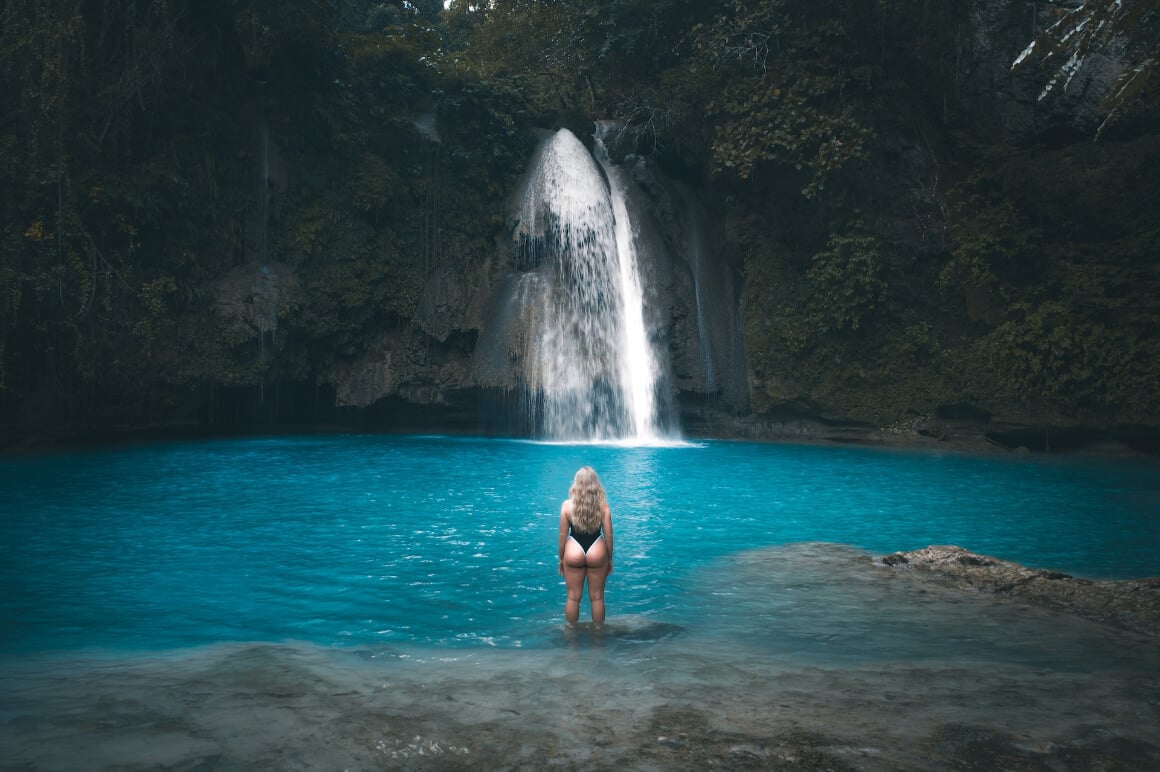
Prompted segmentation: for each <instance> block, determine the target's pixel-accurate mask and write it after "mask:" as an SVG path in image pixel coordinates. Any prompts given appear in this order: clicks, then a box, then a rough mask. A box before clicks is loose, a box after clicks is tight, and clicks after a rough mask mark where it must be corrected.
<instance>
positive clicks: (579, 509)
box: [568, 466, 608, 533]
mask: <svg viewBox="0 0 1160 772" xmlns="http://www.w3.org/2000/svg"><path fill="white" fill-rule="evenodd" d="M568 495H569V496H570V497H571V499H572V525H574V526H576V530H577V531H579V532H580V533H592V532H593V531H596V530H598V529H599V528H600V525H601V523H603V522H604V507H605V506H606V505H607V504H608V498H607V497H606V496H605V495H604V486H603V485H601V484H600V478H599V477H597V476H596V470H595V469H593V468H592V467H590V466H582V467H580V469H579V470H578V471H577V472H576V476H575V477H573V478H572V487H571V488H569V489H568Z"/></svg>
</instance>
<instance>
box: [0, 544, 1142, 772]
mask: <svg viewBox="0 0 1160 772" xmlns="http://www.w3.org/2000/svg"><path fill="white" fill-rule="evenodd" d="M773 566H776V567H777V568H776V570H771V567H773ZM688 600H689V602H690V604H693V605H694V607H695V608H697V609H702V610H703V613H704V615H705V617H706V618H707V619H710V620H711V624H706V625H705V626H704V628H688V627H684V626H681V625H676V624H670V623H666V622H664V621H663V620H659V619H653V618H649V617H633V616H629V617H621V618H617V617H615V616H613V617H610V623H609V625H608V627H607V629H606V630H604V631H603V632H598V631H596V630H593V629H592V628H591V627H590V626H587V625H581V626H579V627H577V628H575V629H572V630H568V629H566V628H563V627H557V628H554V632H551V633H550V634H549V635H547V636H546V641H547V645H546V646H544V647H541V648H536V649H512V648H509V649H498V648H497V649H492V648H470V649H447V648H430V647H427V648H424V647H419V646H398V647H382V648H374V647H357V648H354V647H352V648H327V647H321V646H317V645H313V644H307V643H299V642H283V643H230V644H218V645H211V646H205V647H199V648H194V649H186V650H176V651H167V652H146V653H139V654H125V653H111V652H109V653H104V654H94V653H91V652H90V653H87V654H72V655H58V656H51V657H49V656H23V657H18V658H10V659H7V660H5V661H4V662H2V663H0V694H2V695H3V697H2V699H0V748H2V749H3V750H0V767H3V768H5V769H44V770H71V769H86V770H91V769H156V768H171V769H235V768H246V769H382V768H392V769H467V768H472V769H479V768H486V769H540V768H544V767H565V768H571V767H579V768H592V769H611V768H614V767H616V768H619V767H628V768H632V769H704V768H711V767H722V768H728V769H745V768H775V769H776V768H791V767H792V768H794V769H867V770H897V769H914V770H918V769H944V768H962V769H996V768H1017V769H1064V770H1066V769H1095V768H1098V769H1147V768H1157V766H1158V765H1160V745H1157V740H1156V735H1155V728H1156V726H1157V725H1160V654H1157V652H1156V648H1157V647H1156V646H1155V639H1154V638H1152V637H1150V636H1144V635H1141V634H1139V633H1133V632H1129V631H1125V630H1120V629H1117V628H1115V627H1112V626H1109V625H1105V624H1097V623H1095V622H1092V621H1090V620H1088V619H1084V618H1079V617H1077V616H1075V615H1074V614H1069V613H1063V612H1061V611H1059V610H1056V609H1050V608H1042V607H1036V606H1028V605H1026V604H1025V603H1024V602H1023V601H1021V600H1020V599H1018V598H1013V597H1008V596H1004V595H996V594H984V593H978V592H963V591H962V590H961V589H956V588H951V587H944V586H942V585H940V584H937V583H931V582H928V581H926V580H918V581H916V580H915V577H914V576H911V575H908V574H907V573H906V572H899V571H897V570H895V569H892V568H890V567H887V566H885V565H882V564H881V562H875V561H873V560H871V559H870V557H869V556H868V555H866V554H864V553H860V552H858V551H855V550H849V549H844V548H838V547H834V546H833V545H818V544H811V545H795V546H793V547H791V548H777V549H763V550H754V551H751V552H748V553H745V554H743V555H740V556H737V557H736V558H733V559H730V560H729V561H727V562H725V563H722V564H721V565H719V566H717V567H716V569H715V570H714V571H710V572H707V573H706V575H705V577H704V580H703V582H702V583H701V584H700V585H698V586H697V587H695V588H693V590H692V591H691V593H690V597H689V599H688ZM698 604H700V605H698ZM714 607H715V608H717V609H718V610H719V611H718V616H717V617H711V613H712V608H714Z"/></svg>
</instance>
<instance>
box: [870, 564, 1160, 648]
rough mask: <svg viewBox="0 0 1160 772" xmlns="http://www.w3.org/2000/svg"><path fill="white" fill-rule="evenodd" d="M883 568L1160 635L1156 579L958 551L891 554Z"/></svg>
mask: <svg viewBox="0 0 1160 772" xmlns="http://www.w3.org/2000/svg"><path fill="white" fill-rule="evenodd" d="M880 562H881V563H882V564H883V565H885V566H889V567H891V568H895V569H898V570H900V571H905V572H908V573H909V574H911V575H912V576H914V577H916V578H921V579H923V580H933V581H937V582H939V583H940V584H943V585H945V586H950V587H954V588H957V589H960V590H969V591H975V592H989V593H995V594H998V595H1004V596H1008V597H1012V598H1017V599H1019V600H1022V601H1025V602H1028V603H1033V604H1036V605H1040V606H1046V607H1049V608H1056V609H1060V610H1063V611H1068V612H1071V613H1074V614H1077V615H1079V616H1082V617H1084V618H1087V619H1091V620H1093V621H1096V622H1101V623H1104V624H1110V625H1114V626H1115V627H1118V628H1121V629H1125V630H1131V631H1133V632H1139V633H1144V634H1146V635H1151V636H1156V637H1160V577H1150V578H1145V579H1127V580H1093V579H1083V578H1078V577H1074V576H1070V575H1068V574H1065V573H1061V572H1059V571H1051V570H1045V569H1038V568H1027V567H1026V566H1021V565H1019V564H1018V563H1012V562H1009V561H1006V560H1000V559H998V558H994V557H990V556H988V555H979V554H977V553H974V552H970V551H968V550H965V549H963V548H962V547H956V546H953V545H949V546H930V547H926V548H925V549H919V550H912V551H910V552H895V553H892V554H890V555H886V556H884V557H882V558H881V561H880Z"/></svg>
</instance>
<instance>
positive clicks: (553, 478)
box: [0, 435, 1160, 769]
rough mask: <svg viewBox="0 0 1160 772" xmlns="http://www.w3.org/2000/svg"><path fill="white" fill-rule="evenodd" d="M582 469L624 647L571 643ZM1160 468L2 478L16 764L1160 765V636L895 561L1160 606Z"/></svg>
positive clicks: (187, 453)
mask: <svg viewBox="0 0 1160 772" xmlns="http://www.w3.org/2000/svg"><path fill="white" fill-rule="evenodd" d="M583 464H590V465H592V466H594V467H595V468H596V470H597V471H598V472H599V473H600V476H601V478H602V480H603V482H604V484H605V487H606V488H607V490H608V494H609V498H610V502H611V506H612V511H613V519H614V526H615V550H616V555H615V557H616V560H615V572H614V573H613V575H612V576H611V577H610V579H609V583H608V590H607V595H606V599H607V603H608V612H609V624H608V626H607V628H606V629H605V630H603V631H595V630H592V629H591V628H590V627H589V626H587V625H583V624H582V625H580V626H579V627H578V628H575V629H572V630H567V629H565V628H564V627H563V625H562V621H563V601H564V589H563V582H562V579H561V577H559V576H558V575H557V573H556V538H557V523H558V516H559V506H560V502H561V500H563V499H564V498H565V497H566V495H567V487H568V485H569V483H570V481H571V477H572V474H573V472H574V471H575V470H576V469H577V468H578V467H579V466H581V465H583ZM1156 472H1157V465H1156V462H1155V461H1152V460H1138V459H1114V460H1113V459H1099V458H1076V457H1068V458H1055V457H1050V458H1043V457H1013V456H983V455H980V456H973V455H967V454H957V453H956V454H936V453H930V452H921V453H920V452H909V451H891V450H880V449H862V448H849V447H820V446H809V445H783V444H750V443H729V442H688V443H677V444H672V445H668V446H659V447H627V446H616V445H599V444H597V445H583V444H580V445H576V444H544V443H534V442H526V441H515V440H495V439H477V438H460V437H442V436H409V437H399V436H377V435H334V436H302V437H274V438H248V439H231V440H210V441H200V442H180V443H176V442H175V443H157V444H147V445H138V446H126V447H117V448H99V449H78V450H69V451H62V452H56V453H51V454H41V455H29V456H20V457H5V458H0V495H2V499H3V514H2V517H0V543H2V544H3V548H4V560H3V561H0V692H2V693H4V694H5V695H6V696H5V697H4V698H3V700H2V701H0V747H4V748H6V750H4V751H0V766H7V765H8V764H12V765H14V766H22V765H24V766H30V767H33V768H45V769H56V768H61V769H64V768H101V767H120V766H128V767H139V768H145V767H156V766H180V767H182V768H190V767H192V766H197V765H199V764H201V765H208V766H227V767H233V766H243V767H253V766H257V767H271V768H287V767H295V766H297V767H303V766H304V767H311V768H317V767H325V768H331V767H333V768H343V767H351V768H378V767H400V766H401V767H408V768H427V767H430V768H445V767H448V766H451V767H455V766H461V767H464V768H466V767H469V766H470V767H472V768H479V767H480V766H484V767H494V766H501V767H509V768H510V767H529V768H531V767H538V766H542V765H544V764H558V763H564V764H574V765H578V766H593V765H595V766H615V765H620V764H627V765H629V766H633V767H637V768H640V767H646V768H651V767H656V768H672V767H678V768H701V767H703V766H706V765H713V764H718V763H721V764H724V765H725V766H727V767H730V766H731V767H745V766H777V765H779V764H780V765H785V764H798V765H799V766H805V767H807V768H809V767H812V766H830V767H836V768H874V769H877V768H881V769H898V768H925V767H927V766H943V767H945V766H947V765H948V764H949V765H952V766H953V765H954V764H955V763H959V762H962V761H964V760H968V761H969V760H974V761H971V763H979V764H980V767H979V768H984V767H990V766H995V765H998V766H1021V767H1023V768H1036V765H1041V766H1045V767H1046V766H1051V765H1056V766H1058V765H1059V764H1063V765H1064V766H1067V765H1068V764H1071V765H1072V766H1073V767H1084V766H1085V764H1086V765H1087V766H1099V765H1100V764H1102V763H1117V764H1122V765H1124V764H1126V765H1127V766H1128V768H1131V767H1133V766H1155V765H1156V763H1157V762H1158V761H1160V746H1158V745H1157V740H1156V735H1155V728H1156V726H1158V725H1160V654H1158V650H1160V647H1158V646H1156V641H1155V640H1154V639H1150V638H1148V637H1147V636H1143V635H1140V634H1133V633H1126V632H1124V631H1120V630H1115V629H1112V628H1108V627H1105V626H1101V625H1098V624H1095V623H1093V622H1089V621H1086V620H1082V619H1079V618H1077V617H1074V616H1070V615H1067V614H1064V613H1060V612H1055V611H1052V610H1049V609H1043V608H1033V607H1030V606H1026V605H1022V604H1020V603H1017V602H1015V601H1012V600H1010V599H1004V598H1000V597H996V596H984V595H976V594H969V593H962V592H957V591H952V590H947V589H940V588H938V587H936V586H934V585H930V584H924V583H921V582H915V581H913V580H910V579H906V578H904V577H901V576H900V575H899V574H898V573H897V572H893V571H891V570H890V569H887V568H885V567H883V566H881V565H878V564H875V563H874V561H873V560H872V558H873V557H874V556H876V555H881V554H883V553H887V552H893V551H897V550H909V549H914V548H918V547H924V546H927V545H930V544H958V545H960V546H963V547H965V548H967V549H970V550H972V551H975V552H979V553H984V554H989V555H994V556H996V557H999V558H1003V559H1005V560H1012V561H1016V562H1019V563H1023V564H1025V565H1028V566H1034V567H1043V568H1052V569H1056V570H1060V571H1064V572H1067V573H1070V574H1073V575H1077V576H1083V577H1091V578H1130V577H1145V576H1157V575H1160V475H1157V474H1156ZM587 614H588V604H587V600H586V599H585V601H584V603H583V605H582V606H581V619H582V620H583V619H585V618H586V617H587ZM980 759H981V760H982V761H981V762H979V761H978V760H980ZM1069 760H1070V761H1069ZM1085 760H1086V761H1085ZM1065 762H1066V763H1065ZM964 763H965V762H964Z"/></svg>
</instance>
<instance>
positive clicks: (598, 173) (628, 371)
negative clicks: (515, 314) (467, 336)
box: [516, 126, 665, 443]
mask: <svg viewBox="0 0 1160 772" xmlns="http://www.w3.org/2000/svg"><path fill="white" fill-rule="evenodd" d="M601 129H602V131H603V130H607V127H606V126H603V127H601ZM596 155H597V159H599V161H600V164H599V165H598V164H597V159H594V158H593V156H592V154H590V153H589V152H588V150H587V148H585V147H584V145H583V144H582V143H581V142H580V140H578V139H577V138H576V136H575V135H574V134H572V133H571V132H570V131H568V130H567V129H561V130H560V131H558V132H556V133H555V134H554V135H552V136H551V137H550V138H549V139H547V140H545V141H544V142H543V143H542V144H541V146H540V148H539V149H538V151H537V154H536V157H535V158H534V159H533V162H532V167H531V171H530V172H529V175H528V179H527V184H526V187H525V189H524V195H523V198H522V201H521V203H520V210H519V213H518V217H519V225H518V228H517V232H516V233H517V238H518V239H519V241H520V256H519V262H520V266H521V267H522V268H523V269H524V270H525V271H526V272H527V273H528V274H534V275H535V276H536V277H537V278H536V280H535V281H534V282H531V283H530V284H534V286H535V287H537V288H538V292H537V293H536V300H534V301H533V300H532V299H531V298H530V297H527V298H526V300H525V302H526V303H527V305H525V311H524V315H525V318H527V319H528V320H529V323H530V325H531V326H532V327H533V328H534V329H532V330H529V341H528V342H529V350H528V353H527V355H526V357H525V362H524V373H523V377H524V379H525V382H526V384H527V386H528V389H529V390H530V392H531V393H532V395H534V399H533V400H532V402H533V405H534V410H535V413H536V414H537V415H536V419H537V420H536V423H537V424H538V425H539V427H540V431H541V432H542V433H543V435H544V436H545V437H547V438H550V439H560V440H627V441H632V442H640V443H649V442H656V441H659V440H660V439H662V430H661V427H662V426H663V425H664V424H665V422H664V421H663V420H662V418H661V417H660V416H658V408H657V404H658V400H657V398H656V391H657V379H658V373H657V365H656V362H657V361H658V358H657V357H656V356H655V354H654V352H653V349H652V344H651V343H650V341H649V336H648V332H647V330H646V327H645V321H644V320H645V315H644V300H643V292H642V288H641V281H640V272H639V268H638V265H637V261H638V256H637V254H636V250H635V246H634V241H635V239H634V233H633V227H632V223H631V220H630V218H629V213H628V206H627V204H626V195H627V190H628V182H627V180H625V179H624V177H623V174H622V172H621V170H620V169H618V168H617V167H615V166H614V165H612V164H611V163H610V162H609V160H608V155H607V153H606V152H605V151H604V148H603V145H602V143H601V141H600V136H598V137H597V143H596ZM602 169H603V171H602Z"/></svg>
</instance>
